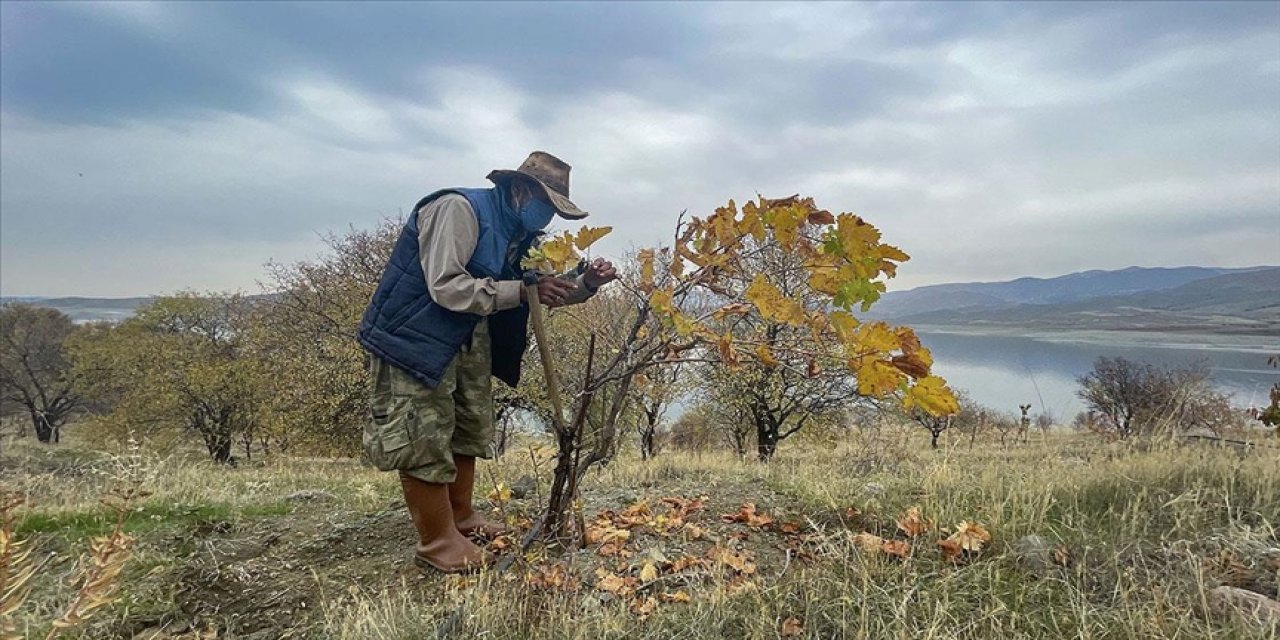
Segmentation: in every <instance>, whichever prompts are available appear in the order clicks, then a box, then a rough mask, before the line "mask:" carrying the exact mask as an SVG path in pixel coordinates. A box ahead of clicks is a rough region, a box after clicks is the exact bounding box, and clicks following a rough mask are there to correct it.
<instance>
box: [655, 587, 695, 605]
mask: <svg viewBox="0 0 1280 640" xmlns="http://www.w3.org/2000/svg"><path fill="white" fill-rule="evenodd" d="M658 598H659V599H661V600H662V601H663V602H680V603H686V604H687V603H689V602H693V598H692V597H691V596H690V595H689V593H688V592H687V591H684V590H683V589H682V590H680V591H676V592H675V593H667V592H663V593H662V594H661V595H659V596H658Z"/></svg>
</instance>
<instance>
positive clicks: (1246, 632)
mask: <svg viewBox="0 0 1280 640" xmlns="http://www.w3.org/2000/svg"><path fill="white" fill-rule="evenodd" d="M788 444H790V445H791V446H788V447H784V448H783V450H782V451H781V452H780V454H779V456H778V458H777V459H776V460H775V461H773V462H772V463H770V464H759V463H755V462H742V461H739V460H737V459H735V458H733V457H732V456H728V455H723V454H704V455H696V454H689V453H678V452H664V453H662V454H661V455H659V457H658V458H657V459H655V460H653V461H649V462H641V461H640V460H637V459H634V458H631V457H629V456H623V457H622V458H620V459H619V460H616V461H615V462H614V463H612V464H610V465H609V466H608V467H606V468H605V469H603V470H600V471H598V472H595V473H594V474H593V475H592V476H591V477H590V478H589V479H588V486H589V487H590V488H591V491H592V492H591V495H590V496H589V497H588V518H590V516H591V515H592V514H591V512H592V511H594V510H596V509H598V508H606V507H608V508H616V509H621V508H622V507H625V506H627V505H626V503H627V502H629V501H632V500H644V499H648V500H651V501H655V502H656V500H657V498H660V497H662V496H667V495H677V494H678V495H696V494H697V493H706V494H708V495H712V496H721V497H723V502H725V503H736V502H738V501H741V500H747V499H755V498H757V497H758V502H760V504H761V506H762V508H767V509H768V510H769V511H770V512H774V513H779V514H785V515H786V517H788V518H790V519H793V520H797V521H801V522H803V523H804V524H805V525H806V532H807V533H809V534H811V535H812V536H814V538H815V539H822V540H825V541H826V543H824V544H819V545H816V546H815V554H816V555H815V557H814V558H813V560H812V561H811V562H803V561H801V560H799V559H795V560H794V561H793V560H790V559H789V560H786V561H785V562H778V561H776V558H778V557H781V556H780V555H779V554H780V553H781V552H780V551H779V550H778V549H777V548H776V547H778V545H779V544H780V541H781V537H780V536H779V535H777V534H776V533H765V532H753V533H752V536H751V538H750V540H749V541H747V542H746V543H744V544H745V545H746V548H750V549H754V551H755V552H756V553H757V554H758V555H759V556H760V558H761V562H760V570H759V572H758V573H757V574H756V575H754V576H751V577H750V578H751V579H749V580H746V581H742V580H727V579H726V578H725V576H724V575H723V574H718V573H716V572H708V573H707V574H705V575H702V576H701V577H699V578H698V579H696V580H691V581H689V582H687V583H684V584H682V585H681V588H682V589H684V590H685V591H686V592H687V593H689V595H691V596H692V601H691V602H689V603H661V604H658V605H657V606H656V607H655V608H654V610H653V611H652V612H650V613H648V615H638V614H637V612H636V610H635V607H634V606H633V605H634V601H628V600H621V599H617V598H614V597H611V596H607V595H604V594H602V593H601V592H600V591H598V590H597V589H596V588H595V585H594V582H593V581H591V580H583V581H582V582H581V583H580V584H579V586H578V588H577V589H576V590H575V589H558V588H530V587H529V586H528V585H527V584H526V583H525V581H524V576H525V572H526V571H527V570H528V566H527V565H524V566H518V567H517V569H516V570H515V571H514V572H513V573H512V574H511V575H509V576H502V577H498V576H491V575H485V576H480V577H477V578H471V579H469V580H465V581H464V580H457V579H448V580H430V581H428V582H425V583H414V584H406V583H403V581H400V582H399V583H398V582H396V581H394V580H392V581H388V582H387V583H384V584H383V585H382V586H380V587H377V588H374V587H366V585H362V584H358V583H357V584H348V585H346V586H343V587H341V588H334V589H331V590H328V591H322V592H321V595H320V601H319V602H318V603H316V606H315V608H316V609H317V613H316V615H318V616H319V618H318V619H311V620H310V622H309V623H308V626H306V627H305V628H299V629H296V630H295V632H296V633H301V634H303V635H306V636H307V637H320V638H351V639H357V638H358V639H361V640H364V639H392V638H405V639H408V638H423V637H431V632H432V630H433V629H434V628H435V626H436V625H437V624H438V623H439V622H440V620H441V619H442V617H443V616H444V615H445V614H447V613H448V612H449V611H452V610H454V609H455V608H456V606H457V605H458V604H459V603H462V602H464V601H465V602H466V603H467V605H468V606H467V608H466V610H465V615H464V616H463V618H462V624H463V630H462V631H461V632H459V634H458V635H457V636H456V637H485V638H521V639H525V638H529V639H539V638H584V639H586V638H590V639H592V640H597V639H600V638H718V637H727V638H777V637H780V633H781V630H782V629H783V623H784V622H785V621H787V620H788V619H792V618H794V619H795V621H798V622H799V623H800V625H801V626H802V628H803V636H804V637H814V638H910V639H911V640H924V639H929V638H991V637H1001V638H1096V639H1103V638H1116V639H1122V638H1123V639H1127V638H1187V639H1192V638H1195V639H1199V638H1267V637H1276V636H1275V632H1274V631H1267V630H1263V629H1259V628H1249V627H1247V626H1240V624H1239V623H1237V622H1235V621H1233V620H1232V619H1230V618H1227V617H1221V616H1217V615H1213V614H1212V613H1210V612H1209V610H1208V609H1209V607H1208V605H1207V602H1206V593H1207V591H1208V590H1209V589H1211V588H1213V587H1216V586H1218V585H1220V584H1224V583H1232V582H1233V581H1240V580H1246V581H1249V580H1251V581H1252V583H1251V588H1254V589H1259V590H1263V591H1269V593H1270V595H1272V596H1274V595H1275V592H1276V590H1278V589H1280V537H1278V536H1280V533H1278V530H1280V450H1276V449H1267V448H1256V449H1253V450H1251V451H1239V450H1236V449H1230V448H1217V447H1212V446H1206V445H1204V444H1195V445H1192V446H1179V445H1176V444H1170V443H1166V444H1154V445H1153V444H1150V443H1140V444H1139V445H1137V446H1135V445H1132V444H1124V443H1113V444H1106V443H1102V442H1099V441H1097V440H1095V439H1092V438H1090V437H1081V436H1066V435H1063V436H1052V437H1049V438H1047V439H1038V440H1035V441H1033V442H1032V443H1030V444H1025V445H1022V444H1020V445H1012V446H1009V447H1001V446H999V445H998V444H995V443H983V442H981V441H979V443H978V445H977V446H976V447H974V448H972V449H970V448H968V445H967V442H957V443H956V444H955V446H953V447H949V448H944V449H942V450H939V451H937V452H932V451H929V450H927V449H926V448H925V447H926V446H927V442H926V441H925V440H923V439H922V437H921V436H919V435H918V434H910V433H908V434H902V433H899V432H893V431H886V432H879V433H869V434H865V435H863V436H861V437H858V438H856V439H854V441H852V442H846V443H844V444H842V445H841V446H837V447H830V446H819V445H817V444H812V443H811V444H803V443H788ZM11 455H13V454H11ZM39 455H45V454H43V453H41V454H39ZM78 464H79V466H77V467H76V468H79V469H81V470H82V471H81V472H77V473H72V474H68V473H67V472H65V471H56V470H53V465H49V464H43V463H41V464H32V465H30V466H29V469H28V471H29V473H27V474H25V475H22V476H21V477H19V478H18V479H17V481H16V483H15V484H16V485H17V488H18V489H19V490H23V491H26V492H28V495H30V496H32V497H33V501H32V502H33V505H32V507H31V508H30V509H29V510H28V511H27V512H26V514H25V519H24V520H22V521H20V522H19V525H18V531H19V533H20V534H21V533H22V532H27V534H28V535H36V536H44V537H49V536H66V537H72V536H74V535H78V534H80V533H84V532H86V531H88V530H90V529H92V528H93V527H92V523H93V522H96V520H93V517H96V516H94V514H96V513H98V511H99V507H98V506H97V505H96V496H97V495H100V492H101V491H102V490H103V489H104V488H105V487H106V486H107V485H106V482H107V481H106V479H105V478H106V477H107V476H108V475H109V474H106V473H103V474H98V473H96V472H94V471H92V470H93V469H94V468H95V465H96V464H98V463H95V462H93V461H89V462H82V463H78ZM103 464H105V463H103ZM42 465H43V466H42ZM146 466H147V468H148V469H149V473H151V478H152V479H151V481H150V482H149V488H150V489H152V490H153V491H154V492H155V495H153V496H151V497H149V498H147V499H146V500H144V501H143V502H142V503H141V504H140V506H139V508H140V509H141V511H140V512H139V513H138V516H137V517H136V520H137V523H138V524H137V528H135V529H134V531H135V532H136V535H138V536H140V539H141V540H143V541H145V540H146V536H147V532H148V528H149V527H155V528H156V530H161V529H162V528H163V527H165V526H170V525H174V526H176V525H180V524H181V523H182V520H183V518H184V517H185V516H183V513H184V512H183V511H181V510H180V509H177V508H175V507H174V505H182V507H183V508H186V509H195V510H197V513H210V512H214V511H216V512H217V513H218V514H220V516H222V517H227V518H232V519H241V520H247V521H250V520H255V521H256V520H270V521H274V522H277V523H285V522H287V520H288V519H289V518H291V517H294V516H290V515H287V514H289V513H290V511H289V510H288V509H287V508H281V505H282V504H284V498H285V496H287V495H288V494H289V493H291V492H293V491H296V490H300V489H323V490H326V491H329V492H331V493H333V494H334V495H335V496H336V497H337V500H338V505H340V507H341V509H342V510H343V513H348V512H349V513H353V514H358V513H371V512H373V511H375V510H378V509H385V508H388V507H389V505H391V504H393V503H394V500H395V497H396V493H395V486H394V483H393V482H392V480H393V479H392V478H390V477H389V476H390V474H380V473H377V472H374V471H371V470H369V469H366V468H363V467H360V466H359V465H357V464H353V463H350V462H343V461H320V460H310V461H303V460H282V461H277V462H274V463H272V464H269V465H266V466H262V467H255V468H241V469H236V470H221V469H215V468H213V467H212V466H210V465H207V464H205V463H203V462H192V461H190V460H178V459H174V458H171V459H167V460H150V461H148V462H147V465H146ZM530 466H531V463H530V456H529V455H526V454H523V453H521V452H519V451H516V452H513V453H511V454H508V456H506V457H504V458H503V459H501V460H499V461H497V462H494V463H489V464H487V465H484V466H483V467H482V468H481V470H480V474H481V476H480V477H481V481H480V484H481V485H490V484H492V483H493V482H496V481H503V482H507V483H508V484H510V483H511V482H512V481H514V480H515V479H516V478H517V477H518V476H520V475H521V474H524V473H528V472H529V471H530ZM42 469H44V470H42ZM544 471H545V470H544ZM6 481H8V479H6ZM485 488H486V489H487V486H486V487H485ZM95 492H98V493H95ZM611 500H615V501H620V502H616V503H611V502H610V501H611ZM915 505H919V506H920V507H921V509H922V512H923V513H924V515H925V517H926V518H928V519H931V520H935V521H937V523H938V524H939V525H941V526H946V527H950V526H953V525H955V524H956V523H958V522H960V521H961V520H971V521H978V522H981V523H982V524H983V525H985V526H986V528H987V529H988V530H989V531H990V532H991V533H992V535H993V537H994V539H993V541H992V543H991V545H990V546H989V547H988V548H987V549H986V550H985V551H983V552H982V553H981V554H980V555H979V556H977V557H975V558H973V559H971V560H970V561H969V562H967V563H964V564H961V565H958V566H953V565H951V564H949V563H947V562H945V561H944V560H943V559H942V557H941V556H940V554H938V553H937V550H936V549H935V548H933V547H932V543H931V542H927V543H918V544H917V545H916V548H915V550H914V551H913V552H912V554H911V555H910V556H909V557H908V558H907V559H905V560H897V559H891V558H887V557H883V556H876V557H871V556H867V555H865V554H864V553H862V552H860V551H858V550H857V549H856V548H855V547H854V546H852V545H850V544H847V542H842V541H847V538H848V532H850V531H857V530H863V529H870V530H872V531H873V532H876V533H879V534H881V535H886V536H889V535H893V534H894V525H893V517H894V516H896V515H898V514H900V513H901V512H902V511H903V510H905V509H906V508H908V507H911V506H915ZM848 507H856V508H857V509H859V510H860V511H862V512H863V514H864V515H863V516H861V517H860V518H858V519H857V521H856V522H855V521H850V520H848V519H847V518H845V517H843V516H842V514H844V513H846V509H847V508H848ZM328 508H329V509H336V508H337V507H328ZM201 509H203V510H205V511H203V512H201V511H200V510H201ZM706 515H707V517H708V518H710V519H711V520H716V519H717V513H715V512H710V513H708V514H706ZM343 517H346V516H343ZM725 526H728V525H725ZM732 526H738V527H741V526H742V525H732ZM406 533H407V532H406ZM1028 534H1036V535H1039V536H1043V537H1045V538H1047V539H1049V540H1050V541H1051V542H1053V543H1054V544H1062V545H1064V546H1065V548H1067V549H1069V550H1070V553H1071V556H1072V558H1073V561H1072V563H1071V564H1070V566H1047V567H1036V566H1030V565H1028V564H1027V563H1025V562H1020V561H1019V560H1018V559H1017V558H1016V557H1015V554H1014V553H1013V552H1012V545H1013V543H1014V542H1015V541H1016V540H1018V539H1019V538H1020V537H1022V536H1025V535H1028ZM42 540H43V539H42ZM646 541H647V542H639V541H637V542H636V545H635V548H636V551H637V553H638V554H639V553H642V552H643V551H645V548H644V545H645V544H657V545H663V544H666V545H668V546H676V547H678V546H680V545H679V544H677V543H668V542H666V541H664V540H662V539H658V538H651V539H646ZM38 542H41V541H40V540H38ZM46 543H47V541H46ZM752 545H755V546H752ZM667 551H668V553H669V555H670V554H671V553H672V552H671V549H667ZM141 553H142V555H143V556H144V558H146V559H147V560H146V561H145V562H144V563H143V564H144V566H146V565H155V564H163V563H169V564H174V563H181V562H183V560H182V559H180V558H160V557H157V556H156V554H157V553H158V552H157V551H156V550H154V549H153V550H152V551H149V552H148V551H146V545H145V544H144V545H143V550H142V551H141ZM148 553H149V554H150V555H149V556H148V555H147V554H148ZM770 553H772V554H773V555H772V556H769V555H768V554H770ZM541 557H542V556H539V558H541ZM637 557H639V556H637ZM767 557H773V558H775V560H774V561H768V560H766V559H765V558H767ZM555 558H556V556H554V555H553V556H552V559H555ZM572 562H575V563H579V564H585V565H587V566H590V565H592V564H601V563H602V562H604V561H603V559H600V558H598V557H596V556H595V555H594V554H590V553H586V554H578V555H577V556H574V559H573V560H572ZM605 566H606V567H607V568H609V569H610V570H611V571H617V570H618V569H621V570H623V572H626V571H630V570H633V569H629V568H628V567H627V566H625V563H624V565H623V566H618V565H615V564H614V561H613V560H609V561H608V564H606V565H605ZM1241 572H1243V575H1244V577H1241V575H1242V574H1241ZM134 577H135V578H136V577H137V574H135V576H134ZM126 580H128V577H126ZM66 597H67V596H66V594H65V593H61V592H59V590H56V589H53V590H43V591H42V590H40V589H37V593H34V594H33V599H41V600H42V601H43V602H45V603H47V604H46V605H43V606H46V608H53V607H54V604H56V603H57V602H59V598H61V599H62V602H65V599H66ZM137 597H139V596H136V594H135V597H134V599H133V600H131V601H130V602H131V605H130V606H131V607H132V608H134V609H137V608H145V603H143V602H139V601H138V600H137ZM640 613H641V614H644V613H646V612H643V611H642V612H640ZM114 615H115V619H114V621H115V622H116V623H121V622H124V621H127V620H128V619H129V616H130V615H131V613H130V612H129V611H121V610H117V611H116V612H115V614H114ZM113 628H120V627H113ZM795 628H796V627H795V626H794V625H791V626H789V627H788V630H795ZM98 637H103V636H98ZM125 637H128V636H125ZM142 637H145V636H142ZM220 637H236V636H235V634H234V633H232V634H227V635H225V636H220Z"/></svg>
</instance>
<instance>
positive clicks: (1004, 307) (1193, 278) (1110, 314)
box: [880, 267, 1280, 335]
mask: <svg viewBox="0 0 1280 640" xmlns="http://www.w3.org/2000/svg"><path fill="white" fill-rule="evenodd" d="M1194 269H1195V270H1194V271H1193V270H1191V269H1186V270H1182V269H1179V270H1162V271H1176V272H1178V273H1174V274H1168V273H1166V274H1159V275H1163V276H1169V277H1155V278H1151V277H1146V276H1150V275H1154V274H1142V275H1141V276H1140V277H1130V276H1135V275H1139V274H1133V273H1131V272H1132V270H1130V269H1126V270H1124V271H1122V272H1109V273H1110V274H1112V275H1118V276H1121V277H1117V278H1110V277H1108V276H1107V275H1106V274H1108V272H1086V273H1084V274H1072V275H1071V276H1064V277H1062V278H1052V279H1048V280H1042V281H1040V282H1039V283H1036V284H1035V285H1034V286H1028V285H1026V284H1023V285H1022V286H1021V291H1022V293H1023V295H1022V296H1015V295H1010V294H1009V292H1010V291H1015V290H1018V289H1017V288H1015V287H1004V288H1000V287H992V289H994V290H996V291H1000V292H1002V293H1005V294H1006V295H1008V297H1009V298H1012V299H1013V300H1014V301H1009V300H1000V301H997V300H999V298H998V297H997V296H995V295H992V294H988V295H987V299H986V300H985V301H981V302H976V303H974V304H966V305H965V306H961V307H954V306H951V307H943V305H945V304H948V303H949V301H950V300H954V299H955V295H954V292H944V293H943V294H942V295H934V294H929V295H927V296H922V295H917V296H913V297H911V298H908V299H907V302H908V303H909V304H903V303H902V302H899V303H897V304H895V305H890V311H891V312H892V311H899V312H900V313H899V314H898V315H889V314H886V313H885V312H884V310H883V309H881V310H880V314H881V317H891V318H892V319H893V320H894V321H895V322H904V323H907V324H923V325H946V326H969V327H978V326H987V327H1028V328H1035V329H1062V330H1079V329H1100V330H1144V331H1203V332H1215V333H1247V334H1256V335H1280V268H1277V267H1263V268H1256V269H1249V270H1242V269H1230V270H1220V271H1225V273H1224V274H1220V275H1211V274H1207V273H1206V272H1208V271H1212V270H1206V269H1199V268H1194ZM1126 272H1129V273H1126ZM1090 274H1092V275H1090ZM1078 276H1085V277H1078ZM1197 276H1206V277H1197ZM1177 280H1184V282H1183V283H1182V284H1179V285H1175V286H1167V285H1169V284H1170V283H1172V282H1175V281H1177ZM1090 281H1092V282H1093V283H1095V284H1097V285H1099V286H1097V287H1096V288H1095V289H1094V290H1095V291H1098V292H1105V293H1101V294H1099V295H1092V296H1090V295H1087V294H1086V292H1087V291H1088V288H1087V286H1080V285H1081V283H1087V282H1090ZM1016 282H1018V281H1014V282H1011V283H991V284H994V285H1012V284H1014V283H1016ZM1055 282H1056V283H1058V284H1060V285H1061V286H1062V291H1057V292H1055V291H1052V288H1053V286H1054V284H1053V283H1055ZM1143 282H1146V283H1147V284H1148V285H1149V286H1152V287H1155V288H1151V289H1127V290H1126V288H1127V287H1131V286H1136V285H1139V284H1141V283H1143ZM1117 289H1120V291H1117ZM917 291H918V290H917ZM904 293H911V292H904ZM993 298H995V299H996V300H992V299H993ZM1028 298H1030V299H1035V300H1047V301H1051V302H1020V301H1017V300H1019V299H1022V300H1026V299H1028ZM971 299H973V300H975V301H976V300H978V299H977V298H976V297H974V298H971ZM930 306H933V307H934V308H932V309H930V308H929V307H930ZM938 307H942V308H938ZM915 309H924V310H921V311H916V310H915ZM902 310H906V312H905V313H901V311H902Z"/></svg>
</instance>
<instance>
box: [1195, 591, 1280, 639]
mask: <svg viewBox="0 0 1280 640" xmlns="http://www.w3.org/2000/svg"><path fill="white" fill-rule="evenodd" d="M1209 606H1210V607H1211V608H1213V610H1214V611H1216V612H1217V613H1223V614H1229V615H1232V616H1234V617H1236V618H1237V619H1239V620H1242V621H1244V622H1247V623H1249V624H1254V625H1259V626H1261V627H1262V628H1264V629H1267V628H1273V629H1280V601H1276V600H1272V599H1271V598H1268V597H1266V596H1264V595H1262V594H1261V593H1254V592H1252V591H1249V590H1247V589H1240V588H1237V587H1225V586H1223V587H1217V588H1215V589H1212V590H1211V591H1209Z"/></svg>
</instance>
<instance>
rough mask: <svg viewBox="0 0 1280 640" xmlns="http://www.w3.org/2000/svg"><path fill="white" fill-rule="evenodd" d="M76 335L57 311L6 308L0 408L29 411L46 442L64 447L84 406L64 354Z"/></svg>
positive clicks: (0, 340)
mask: <svg viewBox="0 0 1280 640" xmlns="http://www.w3.org/2000/svg"><path fill="white" fill-rule="evenodd" d="M75 330H76V327H75V324H74V323H72V322H71V319H70V318H68V317H67V316H66V314H64V313H62V312H61V311H58V310H56V309H46V308H41V307H34V306H31V305H25V304H12V305H4V306H3V307H0V403H3V404H5V405H7V406H10V407H20V408H21V409H20V410H22V411H25V412H26V413H27V415H28V417H29V419H30V421H31V426H32V428H33V429H34V430H35V434H36V438H37V439H38V440H39V441H40V442H44V443H50V442H52V443H56V442H58V441H59V440H60V438H61V431H62V425H63V424H64V423H65V422H66V421H67V418H69V417H70V416H71V414H72V412H74V411H75V410H76V409H77V408H78V407H79V406H80V395H79V394H78V393H77V392H76V389H75V386H74V385H73V384H72V382H71V380H70V378H69V376H68V375H67V373H68V370H69V365H68V363H67V359H66V356H65V351H64V346H65V343H66V340H67V338H68V337H70V336H71V335H72V334H73V333H74V332H75Z"/></svg>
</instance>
